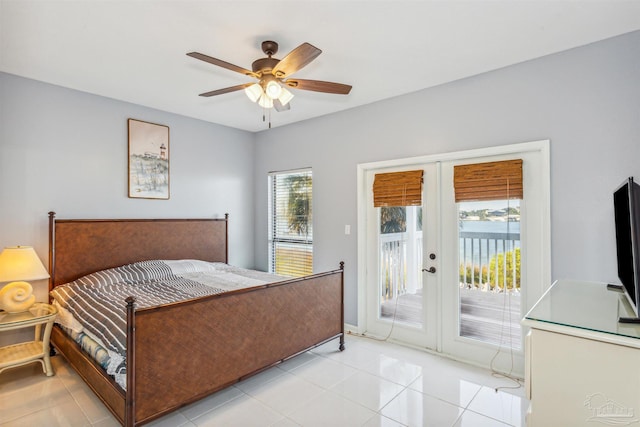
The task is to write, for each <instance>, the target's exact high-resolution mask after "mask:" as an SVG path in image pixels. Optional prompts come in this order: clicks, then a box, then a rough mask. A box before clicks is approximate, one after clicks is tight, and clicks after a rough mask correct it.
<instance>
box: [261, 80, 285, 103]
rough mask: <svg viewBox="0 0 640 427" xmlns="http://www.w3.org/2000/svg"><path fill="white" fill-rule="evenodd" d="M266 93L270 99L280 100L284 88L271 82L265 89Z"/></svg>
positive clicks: (273, 81)
mask: <svg viewBox="0 0 640 427" xmlns="http://www.w3.org/2000/svg"><path fill="white" fill-rule="evenodd" d="M264 91H265V92H266V94H267V95H268V96H269V98H271V99H278V98H279V97H280V94H281V93H282V86H280V85H279V84H278V82H276V81H275V80H271V81H270V82H269V83H267V87H266V88H265V89H264Z"/></svg>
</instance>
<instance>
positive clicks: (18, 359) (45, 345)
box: [0, 303, 58, 377]
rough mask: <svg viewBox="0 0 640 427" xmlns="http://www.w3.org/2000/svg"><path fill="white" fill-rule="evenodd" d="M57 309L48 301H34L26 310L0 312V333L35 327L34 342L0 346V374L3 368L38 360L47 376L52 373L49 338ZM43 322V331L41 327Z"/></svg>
mask: <svg viewBox="0 0 640 427" xmlns="http://www.w3.org/2000/svg"><path fill="white" fill-rule="evenodd" d="M57 314H58V310H57V309H56V308H55V307H54V306H52V305H49V304H44V303H35V304H34V305H33V306H32V307H31V308H30V309H29V310H28V311H24V312H22V313H8V312H6V311H0V332H3V331H10V330H13V329H22V328H28V327H30V326H34V327H35V338H34V340H33V341H29V342H23V343H19V344H12V345H8V346H5V347H0V373H1V372H2V371H4V370H5V369H9V368H15V367H16V366H22V365H26V364H28V363H33V362H40V363H41V364H42V370H43V371H44V373H45V374H47V376H48V377H50V376H52V375H53V368H51V360H50V359H49V337H50V335H51V328H53V322H54V320H55V318H56V315H57ZM43 325H44V330H43V328H42V326H43Z"/></svg>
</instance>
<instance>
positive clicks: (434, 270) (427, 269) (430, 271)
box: [422, 267, 436, 273]
mask: <svg viewBox="0 0 640 427" xmlns="http://www.w3.org/2000/svg"><path fill="white" fill-rule="evenodd" d="M422 271H426V272H427V273H435V272H436V268H435V267H430V268H423V269H422Z"/></svg>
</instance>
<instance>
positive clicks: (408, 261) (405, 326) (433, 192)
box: [366, 163, 439, 350]
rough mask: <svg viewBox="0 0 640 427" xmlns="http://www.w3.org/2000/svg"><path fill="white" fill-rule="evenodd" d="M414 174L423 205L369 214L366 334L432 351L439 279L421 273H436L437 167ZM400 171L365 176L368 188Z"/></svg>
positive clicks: (435, 332)
mask: <svg viewBox="0 0 640 427" xmlns="http://www.w3.org/2000/svg"><path fill="white" fill-rule="evenodd" d="M412 169H414V170H415V169H416V168H415V167H414V168H412ZM418 169H419V170H422V171H423V178H422V179H423V192H422V206H389V207H381V208H371V209H368V211H367V225H368V227H369V228H368V231H367V234H368V235H370V236H372V239H371V240H372V244H371V245H368V247H367V255H366V258H367V266H368V267H367V271H369V272H371V279H372V283H371V288H370V289H368V290H369V292H367V306H368V310H367V313H368V315H367V329H368V331H369V332H370V333H371V334H374V335H376V336H378V337H385V338H386V337H391V336H393V338H394V339H398V340H401V341H405V342H409V343H412V344H415V345H419V346H421V347H426V348H431V349H434V350H435V349H436V338H437V331H436V329H435V328H436V326H437V317H438V314H437V312H436V311H437V310H438V305H437V284H436V281H435V280H436V277H437V276H436V274H435V273H425V272H426V271H434V272H437V270H438V267H439V266H438V258H437V254H436V248H437V246H438V243H437V236H438V232H437V219H436V216H437V204H438V202H437V200H438V185H439V184H438V165H437V164H436V163H432V164H424V165H420V166H419V168H418ZM401 170H402V169H398V168H391V169H378V170H376V171H375V172H374V171H371V172H370V173H368V174H367V182H368V185H369V187H372V186H373V181H374V179H375V174H376V173H384V172H399V171H401ZM425 256H426V258H425ZM431 258H433V259H431ZM430 269H433V270H430ZM423 270H425V271H423Z"/></svg>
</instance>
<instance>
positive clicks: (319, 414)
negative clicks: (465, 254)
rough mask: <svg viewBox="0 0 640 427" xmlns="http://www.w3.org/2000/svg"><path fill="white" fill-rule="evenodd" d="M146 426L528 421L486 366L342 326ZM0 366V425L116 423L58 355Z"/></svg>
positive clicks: (517, 393) (520, 402)
mask: <svg viewBox="0 0 640 427" xmlns="http://www.w3.org/2000/svg"><path fill="white" fill-rule="evenodd" d="M337 347H338V344H337V341H336V340H334V341H332V342H329V343H327V344H325V345H323V346H321V347H318V348H316V349H314V350H313V351H310V352H307V353H304V354H301V355H300V356H297V357H296V358H294V359H291V360H289V361H287V362H285V363H283V364H281V365H279V366H277V367H274V368H271V369H269V370H267V371H264V372H262V373H260V374H258V375H256V376H254V377H251V378H249V379H247V380H245V381H243V382H240V383H238V384H236V385H234V386H232V387H229V388H227V389H225V390H222V391H220V392H218V393H216V394H214V395H212V396H210V397H208V398H205V399H203V400H201V401H199V402H196V403H194V404H192V405H189V406H187V407H184V408H182V409H180V410H179V411H177V412H174V413H172V414H170V415H167V416H166V417H164V418H161V419H159V420H156V421H155V422H153V423H151V424H149V425H151V426H167V427H169V426H170V427H175V426H252V427H253V426H277V427H288V426H331V427H334V426H345V427H347V426H366V427H373V426H385V427H386V426H389V427H390V426H456V427H458V426H473V427H482V426H524V425H525V424H524V414H525V412H526V409H527V407H528V404H529V402H528V401H527V400H526V398H525V397H524V389H523V388H522V387H520V388H517V389H506V388H505V389H502V388H499V389H498V390H497V391H496V388H497V387H501V386H506V387H513V386H514V385H515V383H514V382H513V381H511V380H508V379H504V378H496V377H494V376H492V375H491V373H490V372H489V371H486V370H482V369H479V368H476V367H472V366H468V365H465V364H462V363H458V362H455V361H452V360H448V359H445V358H442V357H438V356H435V355H432V354H429V353H425V352H422V351H418V350H415V349H410V348H406V347H402V346H398V345H395V344H390V343H386V342H379V341H374V340H370V339H367V338H361V337H355V336H351V335H348V336H347V337H346V350H345V351H344V352H339V351H338V350H337ZM53 364H54V369H55V371H56V375H55V376H53V377H49V378H47V377H45V376H44V374H42V370H41V368H40V364H31V365H28V366H24V367H21V368H16V369H11V370H8V371H5V372H3V373H2V374H0V426H3V427H4V426H29V427H33V426H47V427H52V426H117V425H119V424H118V423H117V422H116V421H115V419H114V418H113V417H112V416H111V414H110V413H109V411H108V410H107V409H106V408H105V407H104V406H103V405H102V403H101V402H100V401H99V400H98V399H97V398H96V397H95V396H94V394H93V393H92V392H91V390H89V389H88V387H87V386H86V385H85V384H84V383H83V382H82V380H81V379H80V378H79V377H78V376H77V375H76V374H75V372H74V371H73V370H72V369H71V368H70V367H69V366H68V365H67V363H66V362H65V361H64V359H62V358H61V357H59V356H56V357H54V358H53Z"/></svg>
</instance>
